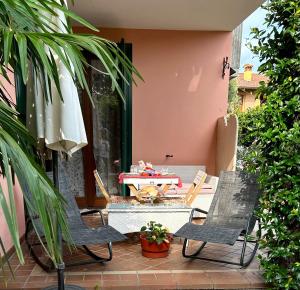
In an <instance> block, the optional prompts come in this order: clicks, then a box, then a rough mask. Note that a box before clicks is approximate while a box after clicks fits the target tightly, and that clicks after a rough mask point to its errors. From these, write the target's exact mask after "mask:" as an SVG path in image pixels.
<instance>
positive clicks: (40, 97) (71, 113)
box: [26, 3, 87, 290]
mask: <svg viewBox="0 0 300 290" xmlns="http://www.w3.org/2000/svg"><path fill="white" fill-rule="evenodd" d="M65 4H66V3H65ZM56 12H57V16H52V21H53V23H54V24H55V29H56V30H58V32H61V33H64V32H66V25H67V22H66V19H65V15H64V14H63V12H62V11H60V10H59V11H56ZM48 17H49V16H48ZM45 49H46V50H47V48H45ZM48 53H49V51H48ZM54 58H55V60H56V66H57V69H58V73H59V83H60V89H61V95H62V99H61V96H60V94H59V92H58V90H57V87H56V85H55V83H54V81H51V84H50V87H51V93H50V94H49V95H48V99H45V96H44V91H45V89H44V88H43V87H42V84H41V82H40V78H39V73H37V72H36V71H34V68H33V67H31V73H30V74H29V79H28V82H27V108H26V111H27V118H26V125H27V127H28V129H29V130H30V131H31V132H32V134H33V135H34V136H35V137H36V138H37V139H38V140H39V142H41V143H44V144H45V146H46V147H47V148H49V149H51V150H53V154H52V156H53V181H54V185H55V186H56V187H57V188H58V184H59V182H58V156H57V151H59V152H65V153H67V154H68V155H72V153H74V152H76V151H77V150H79V149H81V148H82V147H83V146H85V145H87V137H86V132H85V127H84V122H83V117H82V112H81V107H80V102H79V97H78V91H77V88H76V86H75V84H74V81H73V79H72V76H71V74H70V72H69V71H68V69H67V68H66V67H65V65H64V63H63V62H62V61H61V60H60V59H59V58H58V57H57V55H54ZM58 189H59V188H58ZM58 226H59V225H58ZM58 242H60V243H61V236H60V237H59V241H58ZM57 272H58V286H50V287H47V288H45V289H53V290H54V289H59V290H64V289H66V290H67V289H68V290H71V289H83V288H81V287H79V286H75V285H64V264H63V263H62V264H58V267H57Z"/></svg>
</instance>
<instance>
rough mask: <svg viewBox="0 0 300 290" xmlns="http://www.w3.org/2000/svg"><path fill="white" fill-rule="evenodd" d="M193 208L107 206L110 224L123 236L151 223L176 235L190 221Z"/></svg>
mask: <svg viewBox="0 0 300 290" xmlns="http://www.w3.org/2000/svg"><path fill="white" fill-rule="evenodd" d="M191 210H192V209H191V207H189V206H187V205H185V204H184V203H173V202H164V203H159V204H153V205H151V204H139V205H133V204H131V203H111V204H108V205H107V212H108V224H109V225H110V226H112V227H114V228H115V229H116V230H118V231H119V232H121V233H122V234H126V233H132V232H139V231H140V229H141V227H142V226H144V225H146V224H147V223H148V222H149V221H155V222H159V223H161V224H163V225H164V226H166V227H167V228H168V229H169V231H170V232H171V233H175V232H176V231H177V230H178V229H180V228H181V227H182V226H183V225H184V224H185V223H186V222H188V221H189V217H190V213H191Z"/></svg>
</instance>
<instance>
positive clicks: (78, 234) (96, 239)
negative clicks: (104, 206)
mask: <svg viewBox="0 0 300 290" xmlns="http://www.w3.org/2000/svg"><path fill="white" fill-rule="evenodd" d="M71 236H72V240H73V242H74V243H75V245H76V246H82V245H97V244H107V243H109V242H119V241H123V240H126V239H127V237H126V236H124V235H123V234H121V233H120V232H118V231H117V230H115V229H114V228H113V227H111V226H109V225H105V226H101V227H100V228H95V229H93V228H88V227H87V228H82V227H79V228H78V229H77V230H76V229H74V228H73V229H71Z"/></svg>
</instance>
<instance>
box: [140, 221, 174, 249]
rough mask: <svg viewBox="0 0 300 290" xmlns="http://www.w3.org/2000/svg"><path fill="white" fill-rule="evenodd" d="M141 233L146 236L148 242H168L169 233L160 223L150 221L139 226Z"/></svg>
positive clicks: (169, 238)
mask: <svg viewBox="0 0 300 290" xmlns="http://www.w3.org/2000/svg"><path fill="white" fill-rule="evenodd" d="M141 235H142V236H143V237H145V238H146V240H147V241H149V242H150V243H157V244H158V245H160V244H161V243H163V242H165V243H169V242H170V240H171V238H172V237H171V234H170V232H169V230H168V229H167V228H166V227H165V226H163V225H162V224H160V223H156V222H154V221H150V222H149V223H147V225H146V226H143V227H141Z"/></svg>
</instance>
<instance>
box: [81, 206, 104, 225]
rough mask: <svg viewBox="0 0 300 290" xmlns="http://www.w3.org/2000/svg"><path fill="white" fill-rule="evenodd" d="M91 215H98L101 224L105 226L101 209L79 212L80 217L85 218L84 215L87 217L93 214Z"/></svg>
mask: <svg viewBox="0 0 300 290" xmlns="http://www.w3.org/2000/svg"><path fill="white" fill-rule="evenodd" d="M93 213H99V214H100V217H101V221H102V224H103V225H105V224H106V223H105V219H104V216H103V213H102V211H101V209H89V210H85V211H83V212H81V213H80V215H81V216H85V215H89V214H93Z"/></svg>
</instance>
